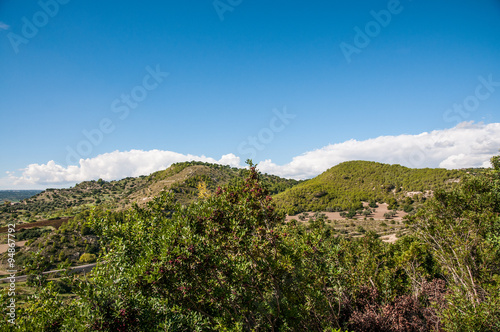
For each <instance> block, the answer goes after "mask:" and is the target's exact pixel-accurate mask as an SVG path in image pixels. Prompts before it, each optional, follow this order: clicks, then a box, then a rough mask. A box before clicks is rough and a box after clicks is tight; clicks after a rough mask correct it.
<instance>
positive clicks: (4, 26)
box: [0, 21, 10, 30]
mask: <svg viewBox="0 0 500 332" xmlns="http://www.w3.org/2000/svg"><path fill="white" fill-rule="evenodd" d="M9 28H10V26H9V25H7V24H5V23H4V22H2V21H0V30H9Z"/></svg>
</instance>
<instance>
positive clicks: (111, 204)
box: [0, 162, 300, 225]
mask: <svg viewBox="0 0 500 332" xmlns="http://www.w3.org/2000/svg"><path fill="white" fill-rule="evenodd" d="M244 171H245V170H243V169H238V168H232V167H229V166H221V165H217V164H210V163H203V162H183V163H177V164H173V165H171V166H170V167H169V168H167V169H165V170H162V171H158V172H155V173H152V174H151V175H149V176H139V177H135V178H133V177H128V178H125V179H122V180H118V181H109V182H108V181H104V180H102V179H99V180H97V181H85V182H81V183H79V184H77V185H75V186H74V187H72V188H66V189H47V190H44V191H43V192H40V193H38V194H37V195H35V196H33V197H30V198H27V199H24V200H23V201H21V202H19V203H17V204H14V205H10V204H4V205H2V206H0V225H1V224H5V223H6V222H7V221H12V220H17V221H24V222H26V221H36V220H43V219H49V218H55V217H64V216H73V215H76V214H78V213H79V212H81V211H83V210H85V209H88V208H91V207H92V206H96V205H100V206H102V207H103V208H104V209H109V210H124V209H127V208H129V207H131V206H132V204H134V203H137V204H139V205H144V204H146V202H148V201H149V200H151V199H152V198H153V197H155V196H157V195H158V194H160V193H161V192H162V191H165V190H167V191H171V192H173V193H174V196H175V198H176V200H177V201H179V202H180V203H182V204H185V203H188V202H190V201H193V200H195V199H196V197H197V193H198V189H197V186H198V184H199V183H200V182H202V181H203V182H205V183H206V185H207V188H208V189H209V190H214V189H216V188H217V186H223V185H225V184H227V183H229V182H230V181H233V180H234V179H236V178H241V177H243V173H244ZM262 180H263V182H264V183H266V184H267V185H268V187H269V189H270V191H271V193H272V194H277V193H279V192H282V191H284V190H285V189H288V188H290V187H292V186H294V185H296V184H298V183H300V181H296V180H289V179H283V178H280V177H278V176H274V175H267V174H263V175H262Z"/></svg>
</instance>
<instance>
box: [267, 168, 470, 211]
mask: <svg viewBox="0 0 500 332" xmlns="http://www.w3.org/2000/svg"><path fill="white" fill-rule="evenodd" d="M465 174H466V172H465V171H460V170H446V169H432V168H424V169H412V168H408V167H404V166H400V165H388V164H382V163H377V162H370V161H348V162H344V163H341V164H339V165H337V166H335V167H332V168H330V169H329V170H327V171H325V172H324V173H322V174H320V175H319V176H317V177H315V178H313V179H311V180H308V181H305V182H303V183H301V184H299V185H297V186H294V187H293V188H291V189H288V190H286V191H284V192H283V193H281V194H279V195H277V196H276V197H275V199H276V204H277V205H278V207H280V208H282V209H284V210H285V211H286V212H287V214H290V215H293V214H297V213H300V212H303V211H345V210H351V209H359V208H362V204H361V202H362V201H376V202H379V203H382V202H385V203H388V204H390V205H391V207H390V208H391V209H393V208H397V207H398V206H400V207H401V208H403V207H404V206H405V205H406V206H408V205H411V204H413V203H414V202H422V201H424V200H425V199H426V198H427V197H428V196H429V195H430V194H431V192H432V191H434V190H436V189H437V188H444V187H449V186H452V185H453V184H454V183H457V182H459V181H460V179H461V178H463V176H464V175H465Z"/></svg>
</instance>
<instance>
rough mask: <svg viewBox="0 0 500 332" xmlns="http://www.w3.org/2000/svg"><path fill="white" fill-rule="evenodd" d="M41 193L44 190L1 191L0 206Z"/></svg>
mask: <svg viewBox="0 0 500 332" xmlns="http://www.w3.org/2000/svg"><path fill="white" fill-rule="evenodd" d="M40 192H42V190H0V204H3V203H5V202H12V203H15V202H19V201H22V200H23V199H25V198H29V197H31V196H35V195H36V194H38V193H40Z"/></svg>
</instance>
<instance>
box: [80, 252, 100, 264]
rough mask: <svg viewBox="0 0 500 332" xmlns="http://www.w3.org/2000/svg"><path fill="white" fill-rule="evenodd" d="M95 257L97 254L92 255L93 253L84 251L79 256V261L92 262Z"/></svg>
mask: <svg viewBox="0 0 500 332" xmlns="http://www.w3.org/2000/svg"><path fill="white" fill-rule="evenodd" d="M96 259H97V256H96V255H94V254H89V253H85V254H83V255H81V256H80V259H79V261H80V263H85V264H89V263H94V262H95V261H96Z"/></svg>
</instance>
